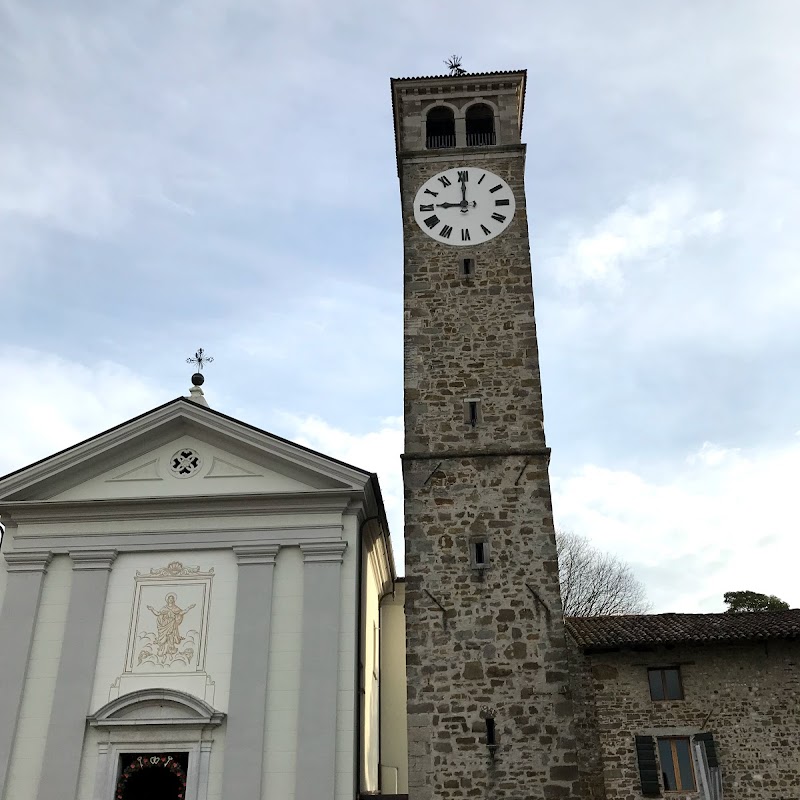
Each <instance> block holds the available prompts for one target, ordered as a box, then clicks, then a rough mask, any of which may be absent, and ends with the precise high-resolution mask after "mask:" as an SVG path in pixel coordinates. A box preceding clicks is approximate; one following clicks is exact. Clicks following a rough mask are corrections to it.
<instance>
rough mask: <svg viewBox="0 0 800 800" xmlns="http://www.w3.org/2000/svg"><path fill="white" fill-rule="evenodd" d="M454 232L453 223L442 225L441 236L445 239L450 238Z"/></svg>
mask: <svg viewBox="0 0 800 800" xmlns="http://www.w3.org/2000/svg"><path fill="white" fill-rule="evenodd" d="M452 232H453V228H452V226H451V225H442V229H441V230H440V231H439V236H441V237H442V238H443V239H449V238H450V234H451V233H452Z"/></svg>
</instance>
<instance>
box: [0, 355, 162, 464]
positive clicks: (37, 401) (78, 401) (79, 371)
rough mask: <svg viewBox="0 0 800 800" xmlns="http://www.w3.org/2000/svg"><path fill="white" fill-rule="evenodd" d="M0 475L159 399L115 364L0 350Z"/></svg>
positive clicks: (113, 423) (107, 426)
mask: <svg viewBox="0 0 800 800" xmlns="http://www.w3.org/2000/svg"><path fill="white" fill-rule="evenodd" d="M0 375H2V376H3V384H4V387H5V388H4V391H3V398H2V414H0V442H2V447H0V475H4V474H6V473H7V472H11V471H12V470H15V469H19V468H20V467H24V466H25V465H26V464H30V463H32V462H33V461H37V460H38V459H40V458H45V457H46V456H49V455H51V454H52V453H55V452H57V451H59V450H62V449H64V448H65V447H69V446H71V445H73V444H76V443H77V442H80V441H82V440H83V439H86V438H88V437H90V436H94V435H95V434H96V433H100V432H101V431H103V430H106V429H107V428H110V427H113V426H114V425H118V424H120V423H121V422H124V421H125V420H126V419H128V418H129V417H132V416H135V415H137V414H141V413H142V412H144V411H147V410H148V409H150V408H153V407H155V406H157V405H159V403H162V402H164V399H165V398H164V397H163V395H161V394H160V393H158V392H157V391H156V389H155V388H154V387H153V386H151V385H150V384H149V383H148V382H147V381H146V380H144V379H143V378H141V377H140V376H139V375H137V374H136V373H134V372H132V371H131V370H129V369H128V368H127V367H124V366H122V365H120V364H115V363H113V362H110V361H102V362H99V363H95V364H88V365H87V364H81V363H78V362H76V361H68V360H66V359H64V358H59V357H58V356H54V355H49V354H46V353H41V352H38V351H36V350H26V349H21V348H0Z"/></svg>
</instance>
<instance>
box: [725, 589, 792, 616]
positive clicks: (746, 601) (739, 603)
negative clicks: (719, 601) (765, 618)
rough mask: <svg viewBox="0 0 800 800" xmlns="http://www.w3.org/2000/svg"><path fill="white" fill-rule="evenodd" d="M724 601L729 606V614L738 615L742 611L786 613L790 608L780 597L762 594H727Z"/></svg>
mask: <svg viewBox="0 0 800 800" xmlns="http://www.w3.org/2000/svg"><path fill="white" fill-rule="evenodd" d="M723 600H724V601H725V602H726V603H727V605H728V608H727V609H726V613H728V614H738V613H739V612H741V611H786V609H788V608H789V604H788V603H786V602H784V601H783V600H781V599H780V597H776V596H775V595H774V594H761V593H760V592H749V591H744V592H725V594H724V595H723Z"/></svg>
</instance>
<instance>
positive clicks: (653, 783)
mask: <svg viewBox="0 0 800 800" xmlns="http://www.w3.org/2000/svg"><path fill="white" fill-rule="evenodd" d="M636 762H637V764H638V765H639V778H640V780H641V782H642V794H643V795H644V796H645V797H661V786H660V785H659V782H658V763H657V762H656V743H655V740H654V739H653V737H652V736H637V737H636Z"/></svg>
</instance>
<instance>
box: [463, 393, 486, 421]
mask: <svg viewBox="0 0 800 800" xmlns="http://www.w3.org/2000/svg"><path fill="white" fill-rule="evenodd" d="M481 417H482V415H481V401H480V400H478V399H477V398H468V399H467V400H465V401H464V422H465V423H466V424H467V425H469V426H470V428H475V427H477V426H478V424H479V423H480V422H481Z"/></svg>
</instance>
